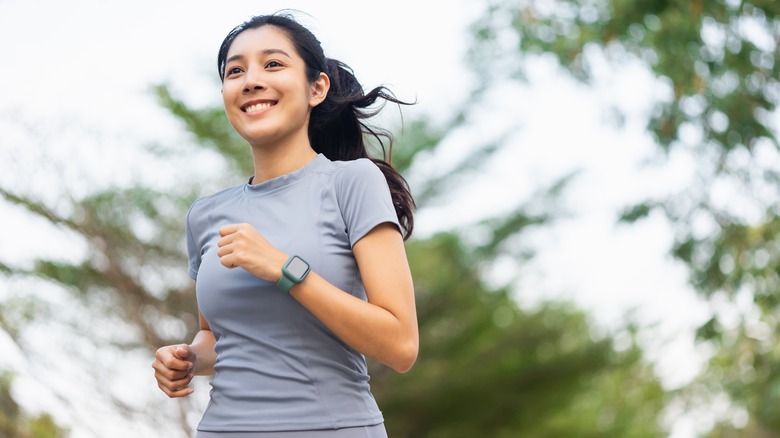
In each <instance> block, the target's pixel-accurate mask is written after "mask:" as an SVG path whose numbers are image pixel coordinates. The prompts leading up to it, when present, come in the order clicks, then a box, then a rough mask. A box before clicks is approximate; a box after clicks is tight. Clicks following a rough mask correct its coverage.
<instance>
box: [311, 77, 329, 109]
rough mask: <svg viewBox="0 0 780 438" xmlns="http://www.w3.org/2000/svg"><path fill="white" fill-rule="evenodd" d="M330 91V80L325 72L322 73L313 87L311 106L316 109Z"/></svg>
mask: <svg viewBox="0 0 780 438" xmlns="http://www.w3.org/2000/svg"><path fill="white" fill-rule="evenodd" d="M328 90H330V78H329V77H328V75H326V74H325V73H323V72H320V76H319V77H318V78H317V80H316V81H314V83H313V84H312V85H311V97H310V98H309V106H310V107H312V108H314V107H315V106H317V105H319V104H321V103H322V101H323V100H325V97H327V95H328Z"/></svg>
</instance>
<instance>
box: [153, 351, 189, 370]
mask: <svg viewBox="0 0 780 438" xmlns="http://www.w3.org/2000/svg"><path fill="white" fill-rule="evenodd" d="M188 359H189V358H188ZM159 363H160V366H159V367H155V369H158V370H159V369H165V368H167V369H170V370H175V371H189V370H190V369H191V368H192V361H190V360H187V359H179V358H178V357H176V356H174V355H171V356H169V357H167V358H165V359H163V360H160V361H159Z"/></svg>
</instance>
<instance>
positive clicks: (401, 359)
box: [388, 342, 420, 374]
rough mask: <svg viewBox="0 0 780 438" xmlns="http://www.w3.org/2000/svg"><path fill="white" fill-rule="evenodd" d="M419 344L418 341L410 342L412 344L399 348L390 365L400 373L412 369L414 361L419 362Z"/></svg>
mask: <svg viewBox="0 0 780 438" xmlns="http://www.w3.org/2000/svg"><path fill="white" fill-rule="evenodd" d="M419 350H420V348H419V345H418V343H417V342H413V343H410V345H407V346H404V347H402V348H399V350H398V352H397V354H396V357H395V359H394V360H393V361H392V363H389V364H388V365H389V366H390V367H391V368H392V369H393V370H395V371H396V372H399V373H402V374H403V373H406V372H408V371H409V370H411V369H412V366H414V363H415V362H417V354H418V353H419Z"/></svg>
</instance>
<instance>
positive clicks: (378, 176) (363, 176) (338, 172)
mask: <svg viewBox="0 0 780 438" xmlns="http://www.w3.org/2000/svg"><path fill="white" fill-rule="evenodd" d="M333 164H334V171H335V172H334V173H335V175H334V176H335V183H336V184H337V185H339V186H342V187H343V186H345V185H346V186H349V185H352V184H358V183H360V184H372V183H376V182H381V181H385V178H384V175H383V174H382V171H381V170H380V169H379V167H378V166H377V165H376V164H374V162H373V161H371V160H370V159H368V158H358V159H357V160H350V161H334V162H333Z"/></svg>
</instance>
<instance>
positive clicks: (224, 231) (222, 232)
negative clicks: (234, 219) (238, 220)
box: [219, 224, 240, 237]
mask: <svg viewBox="0 0 780 438" xmlns="http://www.w3.org/2000/svg"><path fill="white" fill-rule="evenodd" d="M239 228H240V224H229V225H223V226H221V227H219V236H220V237H225V236H228V235H230V234H233V233H235V232H236V231H238V229H239Z"/></svg>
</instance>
